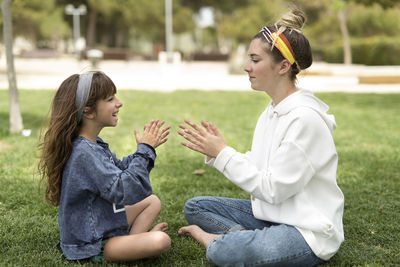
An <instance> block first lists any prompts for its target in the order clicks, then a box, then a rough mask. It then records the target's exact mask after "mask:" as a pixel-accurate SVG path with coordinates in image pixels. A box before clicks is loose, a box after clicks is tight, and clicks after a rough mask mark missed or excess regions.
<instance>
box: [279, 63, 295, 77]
mask: <svg viewBox="0 0 400 267" xmlns="http://www.w3.org/2000/svg"><path fill="white" fill-rule="evenodd" d="M291 68H292V65H291V64H290V62H289V61H288V60H287V59H284V60H282V61H281V66H280V69H279V74H282V75H284V74H286V73H287V72H289V71H290V69H291Z"/></svg>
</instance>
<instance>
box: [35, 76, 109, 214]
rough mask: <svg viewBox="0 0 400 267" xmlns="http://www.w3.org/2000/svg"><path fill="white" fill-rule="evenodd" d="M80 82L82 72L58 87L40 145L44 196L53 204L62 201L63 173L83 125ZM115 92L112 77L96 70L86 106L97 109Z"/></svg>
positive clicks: (56, 204)
mask: <svg viewBox="0 0 400 267" xmlns="http://www.w3.org/2000/svg"><path fill="white" fill-rule="evenodd" d="M78 81H79V74H74V75H71V76H70V77H68V78H67V79H66V80H65V81H63V82H62V84H61V85H60V87H59V88H58V90H57V92H56V94H55V96H54V98H53V101H52V104H51V109H50V117H49V126H48V129H47V131H46V132H45V134H44V136H43V142H42V143H40V144H39V148H40V149H41V150H42V154H41V156H40V160H39V164H38V170H39V173H40V177H41V179H40V184H41V183H42V182H43V181H45V180H47V183H46V193H45V199H46V200H47V201H48V202H49V203H50V204H52V205H54V206H58V205H59V203H60V194H61V182H62V173H63V170H64V166H65V164H66V163H67V161H68V158H69V156H70V155H71V152H72V142H73V140H74V139H75V138H76V137H77V136H78V135H79V131H80V128H81V123H78V120H77V113H78V109H77V108H76V107H75V96H76V88H77V86H78ZM115 93H116V88H115V85H114V83H113V82H112V80H111V79H110V78H109V77H108V76H107V75H105V74H104V73H102V72H94V73H93V78H92V84H91V89H90V94H89V97H88V100H87V102H86V104H85V105H84V106H85V107H88V108H89V110H90V111H95V110H96V103H97V101H98V100H99V99H105V98H107V97H108V96H111V95H114V94H115ZM80 108H84V107H80ZM90 111H89V112H90Z"/></svg>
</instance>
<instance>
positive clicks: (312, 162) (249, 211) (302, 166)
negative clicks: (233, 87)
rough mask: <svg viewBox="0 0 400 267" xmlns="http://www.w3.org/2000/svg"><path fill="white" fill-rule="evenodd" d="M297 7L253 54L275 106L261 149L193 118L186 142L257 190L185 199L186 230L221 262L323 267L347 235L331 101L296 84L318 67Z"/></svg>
mask: <svg viewBox="0 0 400 267" xmlns="http://www.w3.org/2000/svg"><path fill="white" fill-rule="evenodd" d="M304 22H305V15H304V13H303V12H301V11H300V10H293V11H292V12H290V13H288V14H287V15H285V16H284V17H283V18H282V19H281V20H279V21H278V22H277V23H276V25H275V26H272V27H263V28H262V29H261V31H260V32H259V33H258V34H257V35H255V37H254V38H253V40H252V42H251V43H250V47H249V50H248V55H249V61H248V63H247V64H246V66H245V71H246V72H247V73H248V74H249V78H250V83H251V87H252V88H253V89H254V90H257V91H262V92H265V93H267V94H268V95H269V96H270V97H271V100H272V101H271V103H270V104H269V105H268V107H267V108H266V110H265V111H264V112H263V113H262V114H261V116H260V118H259V120H258V122H257V126H256V129H255V131H254V136H253V144H252V147H251V151H249V152H248V153H246V154H242V153H239V152H237V151H236V150H234V149H233V148H232V147H229V146H227V145H226V143H225V140H224V138H223V136H222V134H221V133H220V132H219V130H218V129H217V128H216V127H215V126H214V125H212V124H210V123H205V122H202V125H203V127H204V128H202V127H200V126H198V125H197V124H195V123H192V122H191V121H189V120H186V123H187V124H188V125H189V126H187V125H184V124H182V125H180V128H182V130H181V131H179V133H180V134H181V135H182V136H183V137H184V138H185V139H186V140H187V141H188V142H183V145H184V146H186V147H188V148H190V149H192V150H195V151H198V152H201V153H203V154H205V155H206V156H207V157H206V163H207V164H208V165H210V166H212V167H214V168H216V169H217V170H219V171H220V172H221V173H223V174H224V175H225V176H226V178H228V179H229V180H230V181H232V182H233V183H234V184H236V185H237V186H239V187H241V188H242V189H243V190H245V191H246V192H248V193H249V194H250V200H243V199H228V198H222V197H197V198H193V199H190V200H189V201H187V202H186V204H185V217H186V219H187V221H188V222H189V224H191V225H190V226H186V227H182V228H181V229H180V230H179V233H181V234H188V235H190V236H192V237H193V238H195V239H196V240H197V241H199V242H200V243H201V244H203V245H204V246H205V247H206V248H207V259H208V260H209V261H210V262H212V263H214V264H216V265H218V266H247V265H249V266H314V265H317V264H320V263H323V262H324V261H326V260H328V259H329V258H331V257H332V256H333V255H334V254H335V253H336V252H337V251H338V249H339V247H340V244H341V243H342V242H343V240H344V236H343V225H342V216H343V203H344V198H343V194H342V192H341V190H340V189H339V187H338V185H337V182H336V169H337V163H338V156H337V153H336V149H335V144H334V140H333V136H332V132H333V130H334V129H335V127H336V124H335V121H334V118H333V116H332V115H328V114H327V113H326V112H327V111H328V106H327V105H326V104H325V103H323V102H322V101H321V100H319V99H318V98H316V97H315V96H314V95H313V94H312V93H311V92H309V91H306V90H301V89H299V88H297V87H296V75H297V73H299V71H300V70H301V69H305V68H308V67H309V66H310V65H311V63H312V57H311V48H310V45H309V42H308V40H307V39H306V37H305V36H304V35H303V34H302V32H301V29H302V27H303V24H304Z"/></svg>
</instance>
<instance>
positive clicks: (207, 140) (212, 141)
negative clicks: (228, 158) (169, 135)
mask: <svg viewBox="0 0 400 267" xmlns="http://www.w3.org/2000/svg"><path fill="white" fill-rule="evenodd" d="M185 122H186V124H188V125H189V126H190V127H188V126H186V125H184V124H180V125H179V128H181V129H182V130H181V131H178V134H179V135H181V136H183V138H185V139H186V140H187V141H188V142H182V143H181V144H182V145H184V146H186V147H187V148H190V149H192V150H194V151H197V152H200V153H202V154H204V155H207V156H209V157H213V158H215V157H216V156H217V155H218V154H219V152H221V150H222V149H224V148H225V147H226V141H225V139H224V137H223V136H222V134H221V133H220V132H219V130H218V129H217V127H215V126H214V125H213V124H212V123H206V122H204V121H201V124H202V126H203V127H204V128H201V127H200V126H199V125H197V124H196V123H193V122H191V121H190V120H185Z"/></svg>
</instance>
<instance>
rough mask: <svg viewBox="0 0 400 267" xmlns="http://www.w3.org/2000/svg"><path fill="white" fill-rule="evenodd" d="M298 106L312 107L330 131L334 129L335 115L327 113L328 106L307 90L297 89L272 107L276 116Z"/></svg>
mask: <svg viewBox="0 0 400 267" xmlns="http://www.w3.org/2000/svg"><path fill="white" fill-rule="evenodd" d="M299 107H308V108H311V109H313V110H314V111H315V112H317V113H318V114H319V115H320V116H321V118H322V119H323V120H324V121H325V123H326V125H327V126H328V128H329V129H330V131H331V132H333V131H334V130H335V129H336V121H335V116H333V115H332V114H328V113H327V112H328V110H329V106H328V105H327V104H325V103H324V102H323V101H321V100H320V99H318V98H317V97H316V96H314V94H313V93H312V92H311V91H308V90H304V89H299V90H298V91H297V92H295V93H293V94H291V95H289V96H288V97H286V98H285V99H284V100H282V101H281V102H279V104H278V105H276V106H275V107H273V110H274V112H276V113H277V114H278V116H282V115H285V114H287V113H289V112H290V111H292V110H294V109H296V108H299Z"/></svg>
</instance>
